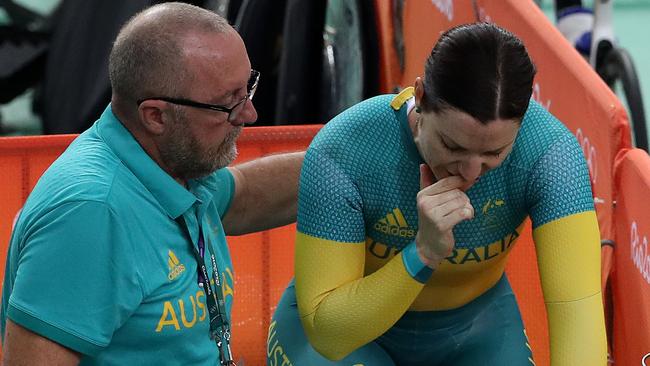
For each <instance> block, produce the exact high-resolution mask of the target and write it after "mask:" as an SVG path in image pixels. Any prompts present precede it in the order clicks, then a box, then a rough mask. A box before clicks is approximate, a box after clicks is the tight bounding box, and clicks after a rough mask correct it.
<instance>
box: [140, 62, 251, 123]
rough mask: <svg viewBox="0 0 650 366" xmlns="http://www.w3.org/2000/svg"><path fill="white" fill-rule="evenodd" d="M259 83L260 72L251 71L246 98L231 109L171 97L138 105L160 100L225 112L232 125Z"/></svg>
mask: <svg viewBox="0 0 650 366" xmlns="http://www.w3.org/2000/svg"><path fill="white" fill-rule="evenodd" d="M259 81H260V72H259V71H257V70H251V76H250V78H249V79H248V84H247V85H246V96H245V97H244V98H243V99H242V100H240V101H239V102H237V103H235V105H234V106H232V108H228V107H224V106H222V105H215V104H208V103H201V102H196V101H193V100H190V99H184V98H171V97H151V98H144V99H140V100H138V105H140V104H142V102H144V101H145V100H162V101H163V102H167V103H172V104H177V105H184V106H188V107H194V108H201V109H209V110H212V111H218V112H225V113H228V122H230V123H232V122H234V121H236V120H237V117H239V113H241V111H242V110H244V106H245V105H246V101H248V100H253V96H254V95H255V91H256V90H257V84H259Z"/></svg>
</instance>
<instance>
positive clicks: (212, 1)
mask: <svg viewBox="0 0 650 366" xmlns="http://www.w3.org/2000/svg"><path fill="white" fill-rule="evenodd" d="M386 1H387V2H392V3H393V9H395V10H397V11H396V14H397V13H399V9H400V8H401V5H400V3H402V4H403V2H404V0H386ZM412 1H427V0H412ZM467 1H469V0H467ZM522 1H529V0H522ZM531 1H532V0H531ZM157 2H160V1H151V0H148V1H144V0H0V135H32V134H55V133H79V132H81V131H83V130H85V129H86V128H87V127H89V126H90V124H92V122H93V121H94V120H95V119H96V118H97V117H98V116H99V114H100V113H101V111H102V110H103V109H104V107H105V105H106V103H107V102H108V101H109V98H110V86H109V82H108V76H107V56H108V53H109V51H110V45H111V42H112V40H113V39H114V37H115V35H116V34H117V31H118V29H119V27H120V25H121V24H122V23H123V22H124V21H125V20H126V19H128V18H129V17H130V16H131V15H133V14H134V13H136V12H137V11H139V10H140V9H142V8H144V7H147V6H149V5H151V4H154V3H157ZM187 2H190V3H194V4H195V5H198V6H202V7H204V8H207V9H211V10H213V11H216V12H218V13H220V14H222V15H224V16H225V17H227V18H228V19H229V21H230V22H231V24H233V25H234V26H235V27H236V28H237V29H238V30H239V32H240V33H241V35H242V38H244V41H245V43H246V45H247V47H248V51H249V54H250V58H251V62H252V64H253V67H255V68H256V69H258V70H260V71H261V72H262V81H261V84H260V85H261V86H260V89H259V90H258V93H257V94H256V96H255V101H254V102H255V106H256V108H257V109H258V113H259V119H258V123H257V125H280V124H309V123H324V122H326V121H327V120H329V119H330V118H331V117H333V116H334V115H335V114H337V113H338V112H340V111H341V110H343V109H345V108H346V107H348V106H350V105H352V104H354V103H356V102H358V101H360V100H362V99H365V98H367V97H370V96H373V95H376V94H378V93H379V81H378V79H379V70H377V68H378V62H377V59H378V45H377V43H378V40H377V35H376V34H375V33H376V31H375V29H376V27H375V24H374V21H375V14H374V9H373V2H372V1H369V0H318V1H314V0H310V1H307V0H274V1H271V0H204V1H187ZM536 3H538V4H539V6H540V7H541V9H542V10H543V12H544V14H546V16H547V17H548V18H549V20H551V22H553V23H555V9H554V1H553V0H541V1H536ZM583 4H584V6H585V7H592V5H593V1H592V0H583ZM613 4H614V5H613V29H614V32H615V36H616V40H617V42H618V43H619V45H620V46H621V47H624V48H625V49H626V50H627V51H628V53H629V55H630V56H631V59H632V60H633V62H634V65H635V66H636V71H637V76H638V81H639V85H640V89H641V95H642V96H643V97H642V104H643V106H644V107H645V108H644V109H645V111H648V110H650V42H649V41H648V35H650V0H614V3H613ZM289 30H291V31H290V32H289ZM396 47H398V46H396ZM621 88H622V87H621V86H620V85H618V86H616V85H615V86H614V89H615V90H617V94H618V95H620V96H621V99H622V100H623V102H624V104H626V102H625V97H624V94H625V93H623V91H622V89H621Z"/></svg>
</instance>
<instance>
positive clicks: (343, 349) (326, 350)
mask: <svg viewBox="0 0 650 366" xmlns="http://www.w3.org/2000/svg"><path fill="white" fill-rule="evenodd" d="M304 328H305V334H306V335H307V340H308V341H309V343H310V344H311V346H312V347H313V348H314V350H316V352H318V353H319V354H320V355H321V356H323V357H325V358H327V359H328V360H330V361H340V360H342V359H344V358H345V357H346V356H347V355H349V354H350V353H352V351H354V349H351V348H350V347H347V345H346V344H341V342H340V338H341V337H338V338H339V339H336V338H333V337H328V336H325V335H324V332H323V331H319V330H317V329H316V328H315V327H314V326H313V325H311V324H310V325H307V324H304Z"/></svg>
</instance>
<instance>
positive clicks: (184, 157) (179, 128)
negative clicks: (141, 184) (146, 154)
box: [160, 115, 242, 180]
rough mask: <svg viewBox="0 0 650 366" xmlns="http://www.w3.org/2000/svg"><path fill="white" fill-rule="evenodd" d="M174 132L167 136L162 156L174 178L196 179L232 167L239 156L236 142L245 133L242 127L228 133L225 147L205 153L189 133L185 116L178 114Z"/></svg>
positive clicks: (222, 145) (222, 144) (224, 140)
mask: <svg viewBox="0 0 650 366" xmlns="http://www.w3.org/2000/svg"><path fill="white" fill-rule="evenodd" d="M177 117H178V118H177V121H176V122H175V123H174V126H173V130H172V131H171V133H170V135H169V136H167V138H166V141H165V145H164V148H161V149H160V157H161V159H162V162H163V163H164V164H165V166H166V167H167V168H168V169H169V170H170V172H171V173H172V174H173V175H174V178H180V179H183V180H187V179H196V178H201V177H205V176H207V175H209V174H212V173H213V172H214V171H215V170H217V169H221V168H223V167H226V166H228V164H230V163H231V162H232V161H233V160H235V158H236V157H237V145H236V141H237V138H238V137H239V134H240V133H241V131H242V127H238V128H236V129H234V130H232V131H231V132H230V133H228V134H227V135H226V136H225V138H224V139H223V141H222V142H221V144H219V145H216V146H210V147H208V148H207V149H205V150H204V151H202V149H201V145H200V144H199V141H198V140H197V139H196V138H195V137H194V136H193V135H192V134H191V133H189V131H188V130H189V129H188V126H187V121H186V120H185V118H184V116H181V115H177Z"/></svg>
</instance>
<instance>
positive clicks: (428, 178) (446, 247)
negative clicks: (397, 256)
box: [415, 164, 474, 270]
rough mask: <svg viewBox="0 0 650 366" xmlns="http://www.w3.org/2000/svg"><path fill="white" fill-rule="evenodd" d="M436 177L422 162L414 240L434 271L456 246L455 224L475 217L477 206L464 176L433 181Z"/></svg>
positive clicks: (422, 258) (423, 257)
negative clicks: (466, 187) (467, 190)
mask: <svg viewBox="0 0 650 366" xmlns="http://www.w3.org/2000/svg"><path fill="white" fill-rule="evenodd" d="M434 180H435V178H434V176H433V173H432V172H431V169H430V168H429V167H428V166H427V165H426V164H421V165H420V192H419V193H418V195H417V207H418V221H419V224H418V225H419V229H418V233H417V235H416V237H415V243H416V246H417V251H418V255H419V256H420V259H421V260H422V261H423V262H424V263H426V265H427V266H428V267H430V268H431V269H433V270H435V269H436V268H437V267H438V265H439V264H440V262H442V260H443V259H445V258H446V257H447V256H449V254H450V253H451V251H452V250H453V249H454V244H455V242H454V235H453V232H452V230H453V228H454V226H456V225H457V224H458V223H459V222H461V221H463V220H469V219H472V218H473V217H474V207H472V205H471V203H470V201H469V197H467V195H466V194H465V192H463V189H462V188H463V187H465V186H467V185H468V182H467V181H466V180H465V179H463V178H462V177H460V176H449V177H445V178H442V179H440V180H438V181H437V182H435V183H433V182H434Z"/></svg>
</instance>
